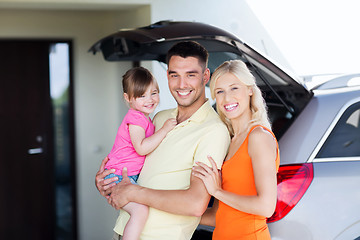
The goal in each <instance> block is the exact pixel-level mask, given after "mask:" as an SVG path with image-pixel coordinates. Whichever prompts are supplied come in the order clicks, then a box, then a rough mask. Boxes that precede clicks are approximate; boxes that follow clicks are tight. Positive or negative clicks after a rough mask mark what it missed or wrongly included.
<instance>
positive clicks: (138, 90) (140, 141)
mask: <svg viewBox="0 0 360 240" xmlns="http://www.w3.org/2000/svg"><path fill="white" fill-rule="evenodd" d="M122 84H123V91H124V99H125V100H126V102H127V103H128V105H129V107H130V109H129V111H128V113H127V114H126V115H125V117H124V119H123V121H122V123H121V125H120V127H119V130H118V133H117V135H116V138H115V143H114V146H113V147H112V150H111V152H110V153H109V155H108V158H109V160H108V162H107V163H106V165H105V168H106V169H115V170H116V171H115V172H114V173H112V174H109V175H108V176H107V177H105V179H108V178H113V177H118V181H116V183H119V182H121V180H122V176H121V174H122V169H123V168H124V167H126V168H127V169H128V176H129V178H130V181H131V182H132V183H133V184H135V183H136V181H137V178H138V176H139V173H140V171H141V168H142V166H143V164H144V160H145V155H147V154H149V153H151V152H152V151H153V150H154V149H155V148H156V147H157V146H158V145H159V144H160V142H161V141H162V140H163V139H164V138H165V136H166V134H167V133H168V132H169V131H170V130H171V129H173V128H174V127H175V125H176V119H168V120H167V121H166V122H165V124H164V126H163V127H162V128H160V129H159V130H158V131H156V132H155V126H154V124H153V123H152V121H151V119H150V117H149V114H150V113H152V112H153V111H154V110H155V108H156V106H157V105H158V104H159V87H158V85H157V82H156V80H155V79H154V77H153V76H152V74H151V73H150V72H149V71H148V70H147V69H145V68H143V67H136V68H133V69H130V70H129V71H127V72H126V73H125V75H124V76H123V81H122ZM123 209H124V210H125V211H127V212H128V213H129V214H130V220H129V221H128V223H127V225H126V227H125V229H124V233H123V240H130V239H134V240H135V239H139V236H140V234H141V231H142V229H143V227H144V225H145V222H146V219H147V216H148V207H147V206H144V205H141V204H138V203H133V202H130V203H128V204H127V205H125V206H124V207H123Z"/></svg>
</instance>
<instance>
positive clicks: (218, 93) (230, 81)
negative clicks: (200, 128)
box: [214, 73, 252, 120]
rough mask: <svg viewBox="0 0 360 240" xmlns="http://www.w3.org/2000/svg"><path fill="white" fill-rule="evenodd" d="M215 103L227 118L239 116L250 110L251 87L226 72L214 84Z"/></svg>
mask: <svg viewBox="0 0 360 240" xmlns="http://www.w3.org/2000/svg"><path fill="white" fill-rule="evenodd" d="M214 91H215V97H216V104H217V106H218V109H219V111H221V112H222V113H223V114H224V115H225V117H227V118H228V119H230V120H232V119H236V118H239V117H241V116H242V115H243V114H244V113H245V112H248V111H250V96H252V90H251V88H249V87H247V86H246V85H245V84H244V83H242V82H241V81H240V80H239V79H238V78H237V77H235V75H233V74H231V73H226V74H224V75H222V76H221V77H219V78H218V79H217V81H216V84H215V88H214Z"/></svg>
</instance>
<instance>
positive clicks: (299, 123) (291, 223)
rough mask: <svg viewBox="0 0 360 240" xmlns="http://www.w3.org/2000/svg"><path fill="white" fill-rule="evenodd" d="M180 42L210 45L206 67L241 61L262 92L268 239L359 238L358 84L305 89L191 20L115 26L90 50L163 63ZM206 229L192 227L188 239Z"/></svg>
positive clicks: (110, 57)
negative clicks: (275, 159) (269, 155)
mask: <svg viewBox="0 0 360 240" xmlns="http://www.w3.org/2000/svg"><path fill="white" fill-rule="evenodd" d="M184 40H195V41H197V42H199V43H200V44H202V45H203V46H204V47H205V48H206V49H207V50H208V51H209V54H210V56H209V68H210V70H211V71H213V70H214V69H215V68H216V67H217V66H219V65H220V64H221V63H222V62H224V61H225V60H230V59H241V60H243V61H244V62H245V63H246V64H247V65H248V67H249V68H250V70H251V71H252V73H253V74H254V75H255V77H256V80H257V84H258V85H259V86H260V88H261V90H262V92H263V95H264V98H265V100H266V103H267V107H268V111H269V116H270V120H271V122H272V127H273V131H274V133H275V134H276V136H277V138H278V140H279V146H280V154H281V164H280V165H281V166H280V169H279V173H278V201H277V207H276V211H275V213H274V215H273V216H272V217H271V218H269V219H268V224H269V228H270V233H271V236H272V239H278V240H280V239H284V240H285V239H288V240H296V239H299V240H300V239H301V240H306V239H309V240H310V239H311V240H323V239H337V240H340V239H360V87H359V86H358V87H346V88H337V89H323V90H308V89H306V87H305V85H304V84H303V82H302V80H301V78H298V77H296V76H295V75H292V74H290V73H288V72H285V71H284V70H283V69H281V68H280V67H279V66H276V65H275V64H273V63H272V62H271V61H270V60H269V59H268V58H266V57H265V56H263V55H261V54H260V53H258V52H257V51H255V50H254V49H253V48H251V47H250V46H249V45H247V44H246V43H244V42H243V41H241V40H240V39H239V38H237V37H236V36H234V35H232V34H230V33H228V32H225V31H223V30H221V29H218V28H215V27H213V26H209V25H206V24H201V23H196V22H169V21H163V22H158V23H155V24H152V25H150V26H146V27H142V28H137V29H132V30H123V31H119V32H116V33H114V34H112V35H110V36H107V37H105V38H103V39H101V40H99V41H98V42H96V43H95V44H94V45H93V46H92V47H91V48H90V50H89V51H91V52H93V53H94V54H95V53H96V52H102V54H103V56H104V58H105V59H106V60H107V61H135V62H139V61H145V60H154V61H159V62H165V56H166V52H167V50H168V49H169V48H170V47H171V46H172V45H173V44H174V43H176V42H178V41H184ZM240 227H241V226H239V228H240ZM211 234H212V228H209V227H206V226H199V227H198V229H197V231H196V232H195V234H194V236H193V239H211Z"/></svg>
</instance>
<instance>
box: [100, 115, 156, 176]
mask: <svg viewBox="0 0 360 240" xmlns="http://www.w3.org/2000/svg"><path fill="white" fill-rule="evenodd" d="M129 124H131V125H137V126H140V127H142V128H144V130H145V137H146V138H147V137H150V136H151V135H153V134H154V132H155V126H154V124H153V123H152V121H151V120H150V119H149V118H147V117H146V116H145V115H144V114H143V113H142V112H139V111H136V110H134V109H131V108H130V109H129V111H128V112H127V114H126V115H125V117H124V119H123V121H122V123H121V125H120V127H119V130H118V132H117V134H116V138H115V142H114V146H113V147H112V149H111V152H110V153H109V155H108V157H109V161H108V162H107V163H106V165H105V168H106V169H116V172H115V174H117V175H122V169H123V168H124V167H127V169H128V175H129V176H133V175H137V174H139V173H140V171H141V168H142V166H143V165H144V161H145V156H141V155H139V154H138V153H137V152H136V151H135V148H134V146H133V145H132V142H131V138H130V133H129Z"/></svg>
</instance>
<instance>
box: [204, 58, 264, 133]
mask: <svg viewBox="0 0 360 240" xmlns="http://www.w3.org/2000/svg"><path fill="white" fill-rule="evenodd" d="M226 73H231V74H233V75H234V76H236V78H237V79H239V81H240V82H242V83H243V84H245V85H246V86H247V87H249V88H251V89H252V92H253V94H252V96H250V110H251V113H252V115H251V120H250V122H249V126H248V129H247V131H249V130H250V128H251V127H252V126H255V125H262V126H264V127H267V128H268V129H271V125H270V122H269V118H268V115H267V109H266V104H265V100H264V98H263V97H262V94H261V91H260V89H259V87H258V86H257V85H256V82H255V77H254V76H253V75H252V74H251V72H250V70H249V69H248V68H247V66H246V64H245V63H244V62H243V61H241V60H230V61H226V62H224V63H223V64H221V65H220V66H219V67H218V68H217V69H216V70H215V72H214V73H213V74H212V77H211V81H210V91H211V97H212V98H213V99H215V84H216V81H217V80H218V79H219V77H221V76H223V75H224V74H226ZM216 109H217V111H218V114H219V116H220V118H221V120H222V121H223V122H224V123H225V124H226V126H227V127H228V129H229V132H230V135H231V137H233V136H234V129H233V128H232V125H231V122H230V120H229V119H228V118H226V117H225V115H224V114H223V113H222V112H221V111H220V109H219V107H218V105H217V104H216Z"/></svg>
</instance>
